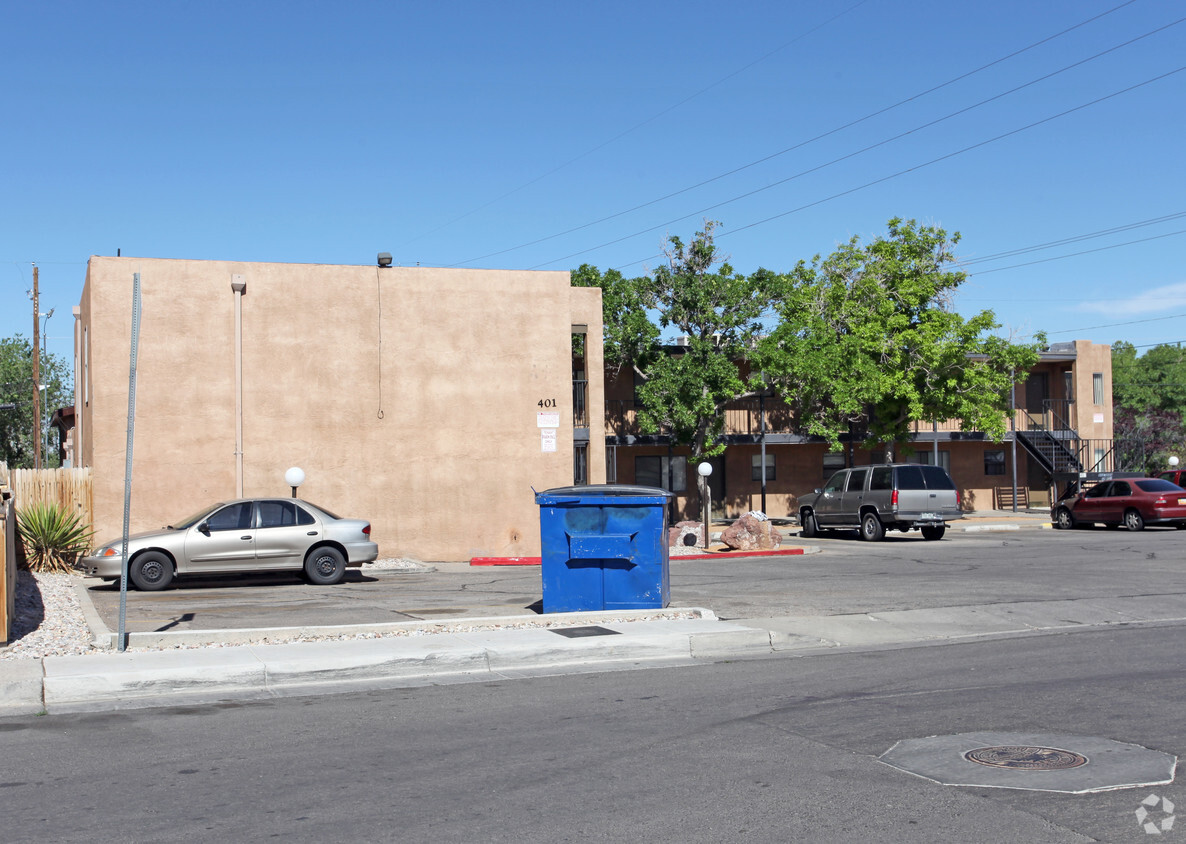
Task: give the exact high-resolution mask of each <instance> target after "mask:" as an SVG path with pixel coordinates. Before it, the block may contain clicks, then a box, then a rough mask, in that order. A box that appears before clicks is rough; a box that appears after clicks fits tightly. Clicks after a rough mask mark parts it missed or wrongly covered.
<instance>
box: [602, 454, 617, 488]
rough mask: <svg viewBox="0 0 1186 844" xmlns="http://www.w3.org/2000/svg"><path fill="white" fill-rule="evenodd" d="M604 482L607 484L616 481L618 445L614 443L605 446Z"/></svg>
mask: <svg viewBox="0 0 1186 844" xmlns="http://www.w3.org/2000/svg"><path fill="white" fill-rule="evenodd" d="M605 482H606V483H607V484H616V483H617V482H618V447H617V446H616V445H607V446H606V447H605Z"/></svg>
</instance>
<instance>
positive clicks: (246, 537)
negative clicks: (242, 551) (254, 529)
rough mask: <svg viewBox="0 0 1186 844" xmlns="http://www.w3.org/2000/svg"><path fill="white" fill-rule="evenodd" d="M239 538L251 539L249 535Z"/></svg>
mask: <svg viewBox="0 0 1186 844" xmlns="http://www.w3.org/2000/svg"><path fill="white" fill-rule="evenodd" d="M239 538H240V539H251V535H250V534H248V535H247V536H240V537H239Z"/></svg>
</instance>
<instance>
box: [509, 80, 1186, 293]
mask: <svg viewBox="0 0 1186 844" xmlns="http://www.w3.org/2000/svg"><path fill="white" fill-rule="evenodd" d="M1184 70H1186V65H1183V66H1182V67H1178V68H1175V69H1174V70H1171V71H1167V72H1166V73H1162V74H1159V75H1158V76H1154V77H1153V78H1151V79H1146V80H1145V81H1144V82H1138V83H1137V84H1135V85H1130V86H1128V87H1127V88H1122V89H1120V90H1119V91H1114V92H1112V93H1111V94H1105V95H1104V96H1102V97H1098V98H1096V99H1094V100H1090V101H1089V102H1086V103H1082V104H1081V105H1077V106H1075V107H1073V108H1069V109H1066V110H1065V111H1061V112H1059V113H1058V114H1053V115H1051V116H1049V117H1044V118H1042V119H1041V120H1036V121H1034V122H1033V123H1028V124H1026V125H1025V126H1020V127H1018V128H1016V129H1012V130H1010V131H1008V132H1004V133H1002V134H1000V135H996V136H994V137H992V138H988V139H987V140H984V141H980V142H978V143H975V144H971V145H970V146H966V147H963V148H962V149H958V150H956V151H954V152H949V153H947V154H946V155H941V156H939V157H938V158H932V159H931V160H929V161H924V162H923V163H921V164H916V165H914V166H913V167H907V168H906V169H904V170H899V171H897V172H896V173H891V174H890V175H888V176H882V177H881V178H879V179H874V180H873V181H870V182H865V183H864V184H863V185H858V186H856V187H854V188H849V189H848V190H844V191H840V192H839V193H834V194H832V195H831V196H827V197H824V198H823V199H818V200H816V201H814V202H809V203H807V204H806V205H800V206H799V207H798V208H792V209H790V210H789V211H783V212H781V213H778V214H774V215H772V216H770V217H766V218H764V219H761V220H757V221H755V222H753V223H748V224H746V225H744V226H741V227H740V228H735V229H732V230H730V231H727V232H724V233H722V234H721V235H720V237H727V236H728V235H730V234H736V233H737V232H740V231H745V230H746V229H752V228H754V227H756V226H761V225H764V224H766V223H769V222H772V221H773V220H778V219H781V218H783V217H788V216H790V215H791V214H797V213H798V212H800V211H806V210H807V209H809V208H814V207H815V206H817V205H823V204H824V203H825V202H831V201H832V200H833V199H839V198H840V197H842V196H848V195H849V194H853V193H857V192H858V191H862V190H864V189H866V188H870V187H873V186H874V185H879V184H882V183H884V182H888V181H890V180H892V179H896V178H898V177H899V176H904V175H906V174H908V173H913V172H915V171H916V170H922V169H923V168H925V167H930V166H931V165H932V164H938V163H939V162H941V161H946V160H948V159H950V158H955V157H956V156H959V155H963V154H964V153H966V152H971V151H972V150H975V149H979V148H980V147H983V146H987V145H989V144H992V143H996V142H997V141H1000V140H1004V139H1005V138H1008V137H1012V136H1013V135H1017V134H1020V133H1022V132H1025V131H1028V130H1029V129H1033V128H1035V127H1037V126H1041V125H1043V124H1045V123H1050V122H1051V121H1053V120H1058V119H1059V118H1061V117H1066V116H1067V115H1068V114H1074V113H1075V112H1077V111H1082V110H1083V109H1085V108H1090V107H1091V106H1094V105H1099V104H1100V103H1102V102H1105V101H1107V100H1111V99H1114V98H1116V97H1119V96H1122V95H1124V94H1127V93H1130V92H1132V91H1135V90H1137V89H1138V88H1143V87H1144V86H1146V85H1151V84H1153V83H1154V82H1159V81H1161V80H1162V79H1167V78H1169V77H1170V76H1173V75H1175V74H1178V73H1181V72H1182V71H1184ZM729 201H732V200H729ZM724 204H727V203H718V204H717V205H713V206H710V207H709V208H706V209H703V210H701V211H698V212H695V213H693V214H687V215H685V216H683V217H677V218H676V219H674V220H670V221H668V222H667V223H664V224H663V225H660V226H655V227H652V228H649V229H645V230H644V231H642V232H635V233H634V234H631V235H627V236H625V237H620V238H616V239H615V240H611V241H608V242H606V243H603V244H600V245H598V246H594V247H591V248H589V249H583V250H581V251H579V252H574V253H572V254H570V255H565V256H564V257H562V258H557V259H556V260H555V261H548V262H546V263H543V264H537V265H536V266H534V267H530V268H529V269H538V268H539V267H544V266H548V264H554V263H559V262H560V261H566V260H568V259H570V258H575V257H576V256H578V255H583V254H585V253H586V252H592V251H594V250H596V249H601V248H604V247H606V246H612V245H613V244H616V243H620V242H621V241H623V240H628V239H630V238H631V237H636V236H637V235H639V234H645V233H646V232H649V231H654V230H655V229H656V228H663V227H664V226H669V225H671V224H672V223H677V222H681V221H683V220H686V219H687V218H688V217H694V216H696V215H697V214H703V213H704V212H705V211H711V210H713V209H715V208H718V207H720V206H721V205H724ZM657 257H660V256H658V255H650V256H648V257H646V258H640V259H638V260H636V261H630V262H629V263H626V264H621V265H619V266H617V267H615V268H614V269H617V270H621V269H623V268H625V267H630V266H633V265H634V264H640V263H642V262H644V261H649V260H652V259H654V258H657Z"/></svg>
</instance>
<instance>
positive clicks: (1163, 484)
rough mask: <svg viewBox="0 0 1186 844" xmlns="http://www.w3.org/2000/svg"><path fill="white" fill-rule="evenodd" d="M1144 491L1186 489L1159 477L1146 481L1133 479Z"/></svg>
mask: <svg viewBox="0 0 1186 844" xmlns="http://www.w3.org/2000/svg"><path fill="white" fill-rule="evenodd" d="M1134 483H1136V485H1137V486H1138V487H1140V488H1141V489H1142V490H1144V491H1145V492H1186V489H1182V487H1180V486H1178V485H1177V484H1175V483H1170V482H1169V481H1163V480H1162V479H1161V478H1150V479H1149V480H1147V481H1134Z"/></svg>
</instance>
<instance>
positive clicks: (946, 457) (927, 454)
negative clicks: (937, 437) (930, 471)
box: [906, 448, 951, 472]
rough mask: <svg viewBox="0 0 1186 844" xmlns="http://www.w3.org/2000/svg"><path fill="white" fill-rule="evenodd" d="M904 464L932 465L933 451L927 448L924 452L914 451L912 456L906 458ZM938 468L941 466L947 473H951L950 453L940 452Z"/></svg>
mask: <svg viewBox="0 0 1186 844" xmlns="http://www.w3.org/2000/svg"><path fill="white" fill-rule="evenodd" d="M906 462H907V463H918V464H921V465H923V466H931V465H934V462H935V452H934V450H933V449H929V448H928V449H927V450H926V451H923V450H922V449H921V448H920V449H918V450H917V451H915V452H914V454H912V455H910V457H909V458H907V460H906ZM939 466H941V467H942V468H943V469H945V470H947V471H948V472H950V471H951V452H950V451H940V452H939Z"/></svg>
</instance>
